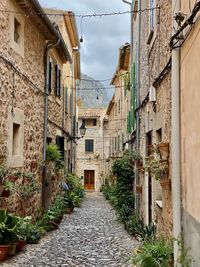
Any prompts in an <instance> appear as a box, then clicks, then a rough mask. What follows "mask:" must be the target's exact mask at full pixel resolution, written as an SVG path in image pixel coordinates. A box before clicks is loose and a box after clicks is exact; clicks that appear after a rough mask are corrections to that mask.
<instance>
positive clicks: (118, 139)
mask: <svg viewBox="0 0 200 267" xmlns="http://www.w3.org/2000/svg"><path fill="white" fill-rule="evenodd" d="M118 151H120V135H118Z"/></svg>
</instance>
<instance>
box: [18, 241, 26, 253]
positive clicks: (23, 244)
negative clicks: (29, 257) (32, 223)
mask: <svg viewBox="0 0 200 267" xmlns="http://www.w3.org/2000/svg"><path fill="white" fill-rule="evenodd" d="M25 246H26V241H25V240H19V241H18V243H17V247H16V250H17V251H23V250H24V247H25Z"/></svg>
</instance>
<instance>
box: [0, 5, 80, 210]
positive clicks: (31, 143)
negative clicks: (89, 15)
mask: <svg viewBox="0 0 200 267" xmlns="http://www.w3.org/2000/svg"><path fill="white" fill-rule="evenodd" d="M1 6H2V8H1V9H2V10H6V11H12V12H4V11H2V10H1V24H0V29H1V30H0V37H1V44H0V72H1V90H0V118H1V119H0V136H1V137H0V138H1V144H0V151H1V155H2V156H3V157H4V158H5V160H6V163H7V166H8V167H9V168H10V170H13V172H22V173H25V174H27V173H30V172H31V173H32V175H33V177H32V179H33V181H34V182H36V183H37V187H38V188H39V191H37V192H35V193H34V194H33V195H32V196H31V197H29V198H28V200H27V201H24V200H23V199H22V198H19V197H17V195H18V194H15V193H13V194H12V196H11V197H9V198H8V199H4V200H3V201H2V202H1V203H3V204H2V205H3V206H4V207H5V206H6V207H8V209H10V211H15V212H17V213H18V214H20V213H25V214H32V213H34V211H36V209H37V208H38V207H41V204H42V201H41V200H42V199H43V205H44V206H45V201H46V200H47V199H49V198H50V199H51V198H52V196H54V195H55V194H56V192H57V190H59V181H58V180H57V179H58V177H57V178H56V179H54V181H52V182H51V183H50V188H48V190H47V188H46V185H45V179H46V178H45V177H43V175H42V174H43V172H42V168H41V166H42V162H43V160H45V156H46V153H45V151H46V150H45V148H46V142H54V143H57V144H58V145H59V147H60V150H61V152H62V153H63V156H64V152H63V150H65V145H64V140H65V143H66V144H67V140H68V139H70V135H71V134H70V129H71V128H69V130H68V124H69V123H70V122H69V118H68V115H67V113H66V112H65V108H66V102H65V101H66V99H65V97H66V94H65V90H66V85H67V79H66V76H70V77H71V72H69V68H72V66H73V67H74V70H73V73H76V74H74V75H72V76H73V77H74V80H73V82H72V83H73V84H74V83H75V79H76V78H78V77H79V74H78V73H79V66H80V65H79V56H78V55H77V54H74V53H75V52H72V51H71V50H72V49H71V47H69V44H68V43H67V42H66V41H65V39H64V38H66V36H64V34H63V37H62V35H61V33H60V32H61V31H59V30H58V28H57V27H56V26H55V25H54V24H53V23H52V22H51V21H50V19H49V18H48V17H47V16H46V15H41V14H44V10H43V9H42V8H41V6H40V4H39V3H38V1H37V0H29V1H11V0H5V1H2V2H1ZM29 12H32V13H33V14H34V15H33V16H28V15H27V13H29ZM73 23H74V22H73ZM63 31H64V29H63ZM67 34H68V38H69V36H71V37H70V38H71V39H73V38H75V36H77V33H76V31H75V28H74V31H71V32H70V33H69V32H67V30H66V35H67ZM58 40H59V41H58ZM77 43H78V42H77ZM74 45H75V46H76V49H77V45H76V44H71V46H74ZM70 49H71V50H70ZM77 50H78V49H77ZM44 59H45V60H44ZM75 65H76V66H77V67H75ZM68 82H69V81H68ZM74 110H75V108H74ZM73 116H74V114H73ZM66 146H67V145H66ZM66 150H67V148H66ZM66 160H67V158H66ZM24 177H25V175H24V176H23V178H22V177H21V178H19V179H18V180H17V182H16V184H15V186H14V189H15V188H16V187H17V186H18V185H23V186H24V188H25V185H26V184H27V183H28V182H27V181H24V180H23V179H25V178H24ZM15 191H16V190H14V192H15ZM30 202H32V203H33V202H34V203H35V205H30ZM48 202H49V201H48ZM11 203H12V205H9V204H11ZM25 204H26V205H25ZM23 205H25V207H23V208H22V206H23ZM22 210H23V212H22Z"/></svg>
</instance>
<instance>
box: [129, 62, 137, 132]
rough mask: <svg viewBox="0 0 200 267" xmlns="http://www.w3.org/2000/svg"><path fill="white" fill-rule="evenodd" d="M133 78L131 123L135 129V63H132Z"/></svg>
mask: <svg viewBox="0 0 200 267" xmlns="http://www.w3.org/2000/svg"><path fill="white" fill-rule="evenodd" d="M131 76H132V77H131V78H132V79H131V80H132V88H131V123H130V124H131V125H130V128H132V129H133V130H135V128H136V124H135V109H136V66H135V63H133V65H132V71H131Z"/></svg>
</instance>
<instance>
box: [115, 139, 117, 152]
mask: <svg viewBox="0 0 200 267" xmlns="http://www.w3.org/2000/svg"><path fill="white" fill-rule="evenodd" d="M116 150H117V137H115V151H116Z"/></svg>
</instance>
